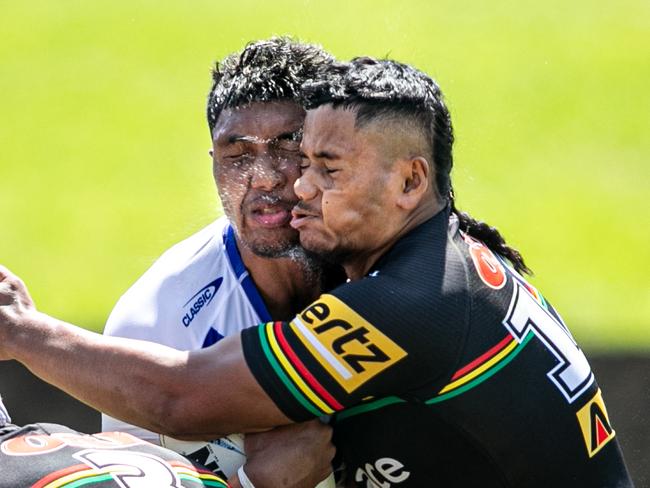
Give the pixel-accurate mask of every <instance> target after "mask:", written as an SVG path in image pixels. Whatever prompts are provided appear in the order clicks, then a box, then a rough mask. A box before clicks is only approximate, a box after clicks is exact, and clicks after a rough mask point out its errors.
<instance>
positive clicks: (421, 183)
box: [397, 156, 431, 210]
mask: <svg viewBox="0 0 650 488" xmlns="http://www.w3.org/2000/svg"><path fill="white" fill-rule="evenodd" d="M399 165H400V176H401V178H402V180H401V183H402V191H401V193H400V195H399V196H398V198H397V205H398V206H399V207H401V208H403V209H404V210H413V209H415V208H416V207H418V206H419V205H420V202H422V200H423V199H424V198H425V196H426V194H427V191H428V190H429V186H430V184H431V183H430V181H429V172H430V169H429V163H428V161H427V160H426V159H424V158H423V157H421V156H418V157H415V158H411V159H404V160H402V161H400V162H399Z"/></svg>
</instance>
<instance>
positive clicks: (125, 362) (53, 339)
mask: <svg viewBox="0 0 650 488" xmlns="http://www.w3.org/2000/svg"><path fill="white" fill-rule="evenodd" d="M4 348H5V350H7V351H8V352H9V353H10V355H11V356H12V357H13V358H15V359H16V360H18V361H20V362H21V363H23V364H24V365H25V366H26V367H27V368H28V369H30V370H31V371H32V372H33V373H34V374H36V375H37V376H39V377H40V378H42V379H43V380H45V381H47V382H49V383H52V384H53V385H55V386H57V387H59V388H61V389H62V390H64V391H66V392H67V393H69V394H70V395H72V396H74V397H76V398H78V399H80V400H81V401H83V402H85V403H87V404H88V405H90V406H92V407H94V408H96V409H98V410H101V411H103V412H106V413H108V414H109V415H112V416H114V417H117V418H120V419H123V420H125V421H128V422H130V423H133V424H135V425H139V426H142V427H145V428H147V429H150V430H153V431H156V432H161V431H165V430H167V424H166V417H168V415H169V412H170V410H171V409H173V407H172V405H173V403H174V402H175V401H177V399H178V397H179V396H180V394H181V392H180V387H181V385H184V386H185V387H187V386H188V385H187V381H188V380H189V379H191V376H190V377H189V378H188V375H183V371H184V370H185V367H186V365H187V358H188V353H186V352H181V351H176V350H174V349H171V348H168V347H165V346H161V345H158V344H153V343H145V342H141V341H135V340H129V339H119V338H106V337H102V336H100V335H99V334H95V333H93V332H89V331H86V330H83V329H80V328H77V327H74V326H71V325H70V324H66V323H65V322H62V321H59V320H57V319H54V318H52V317H49V316H47V315H44V314H41V313H38V312H34V313H31V314H29V316H28V317H26V318H25V320H24V321H23V322H22V325H21V327H20V329H19V330H17V331H15V333H14V334H11V335H10V336H9V337H7V338H6V342H5V345H4ZM181 376H182V378H181Z"/></svg>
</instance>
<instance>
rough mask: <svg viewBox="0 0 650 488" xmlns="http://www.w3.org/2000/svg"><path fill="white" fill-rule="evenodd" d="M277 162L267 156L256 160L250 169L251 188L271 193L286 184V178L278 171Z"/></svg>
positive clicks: (278, 165)
mask: <svg viewBox="0 0 650 488" xmlns="http://www.w3.org/2000/svg"><path fill="white" fill-rule="evenodd" d="M280 166H281V165H280V164H279V161H277V160H276V158H273V157H272V156H269V155H263V156H260V157H259V158H258V160H257V161H256V164H255V165H254V166H253V168H252V173H251V187H252V188H255V189H257V190H263V191H271V190H274V189H275V188H277V187H279V186H281V185H284V184H285V183H286V177H285V175H284V173H283V172H282V171H281V169H280Z"/></svg>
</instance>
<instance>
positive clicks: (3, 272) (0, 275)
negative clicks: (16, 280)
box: [0, 264, 12, 281]
mask: <svg viewBox="0 0 650 488" xmlns="http://www.w3.org/2000/svg"><path fill="white" fill-rule="evenodd" d="M10 276H12V273H11V271H9V270H8V269H7V268H5V267H4V266H3V265H1V264H0V281H5V280H6V279H7V278H9V277H10Z"/></svg>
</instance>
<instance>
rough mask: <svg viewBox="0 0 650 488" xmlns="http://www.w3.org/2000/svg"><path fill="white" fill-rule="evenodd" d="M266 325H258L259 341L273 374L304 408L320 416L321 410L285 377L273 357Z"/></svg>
mask: <svg viewBox="0 0 650 488" xmlns="http://www.w3.org/2000/svg"><path fill="white" fill-rule="evenodd" d="M266 328H267V326H266V325H264V326H258V329H259V335H260V342H261V344H262V350H263V351H264V354H265V355H266V359H267V360H268V362H269V363H270V364H271V367H272V368H273V371H275V374H276V375H278V378H280V380H281V381H282V383H284V386H285V387H286V388H287V390H289V391H290V392H291V394H292V395H293V396H294V397H295V398H296V400H298V402H299V403H300V404H301V405H302V406H303V407H305V409H307V410H309V412H311V413H312V414H314V415H315V416H317V417H320V416H321V415H323V412H321V411H320V410H317V409H316V407H314V406H313V405H312V404H311V402H309V400H307V398H305V397H304V396H303V395H302V393H300V392H299V391H298V390H297V389H296V387H295V385H294V384H293V382H292V381H291V380H290V379H289V378H288V377H287V375H286V373H285V372H284V370H283V369H282V367H281V366H280V363H278V360H277V359H276V358H275V356H274V355H273V351H271V346H270V344H269V342H268V341H269V340H268V338H267V337H266V334H265V333H264V329H266Z"/></svg>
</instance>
